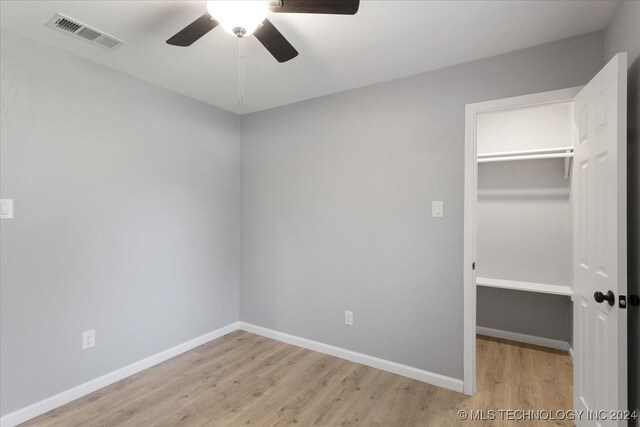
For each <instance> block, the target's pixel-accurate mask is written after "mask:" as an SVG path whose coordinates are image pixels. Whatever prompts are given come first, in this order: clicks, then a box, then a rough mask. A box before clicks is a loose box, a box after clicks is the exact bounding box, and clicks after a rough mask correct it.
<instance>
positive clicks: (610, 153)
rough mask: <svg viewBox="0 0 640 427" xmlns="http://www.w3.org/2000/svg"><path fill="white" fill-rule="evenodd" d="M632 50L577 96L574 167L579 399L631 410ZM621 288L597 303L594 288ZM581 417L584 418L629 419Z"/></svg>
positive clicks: (605, 422)
mask: <svg viewBox="0 0 640 427" xmlns="http://www.w3.org/2000/svg"><path fill="white" fill-rule="evenodd" d="M626 73H627V65H626V54H618V55H616V56H615V57H614V58H613V59H612V60H611V61H610V62H609V63H608V64H607V65H606V66H605V67H604V68H603V69H602V70H601V71H600V72H599V73H598V75H596V76H595V77H594V78H593V80H591V82H589V83H588V84H587V85H586V86H585V87H584V88H583V89H582V90H581V91H580V93H578V95H577V96H576V97H575V100H574V102H575V105H574V107H575V108H574V112H575V117H574V119H575V123H576V127H577V131H578V132H577V135H578V138H577V141H576V142H577V143H576V146H575V148H574V161H575V165H576V170H575V173H574V174H573V182H572V188H573V190H572V191H573V192H574V193H573V194H574V197H573V215H574V292H575V297H574V352H575V359H574V405H575V409H577V410H585V411H602V410H604V411H611V410H624V409H627V361H626V356H627V343H626V338H627V337H626V311H625V310H623V309H620V308H619V307H618V296H619V295H621V294H622V295H625V294H626V291H627V282H626V268H627V264H626V90H627V89H626ZM609 290H611V291H612V292H613V293H614V294H615V303H614V305H613V306H611V305H609V304H608V302H607V301H603V302H601V303H598V302H596V301H595V299H594V293H595V292H596V291H600V292H602V293H603V294H606V293H607V291H609ZM587 418H588V417H583V419H581V420H578V421H577V424H578V425H585V426H613V425H624V422H618V421H613V420H611V419H593V417H591V419H587Z"/></svg>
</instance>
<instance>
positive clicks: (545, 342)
mask: <svg viewBox="0 0 640 427" xmlns="http://www.w3.org/2000/svg"><path fill="white" fill-rule="evenodd" d="M476 334H478V335H486V336H488V337H493V338H501V339H504V340H510V341H517V342H521V343H525V344H532V345H538V346H541V347H548V348H553V349H556V350H563V351H566V352H569V350H571V346H570V345H569V343H568V342H566V341H560V340H552V339H550V338H542V337H536V336H534V335H526V334H519V333H517V332H509V331H503V330H500V329H492V328H485V327H484V326H476Z"/></svg>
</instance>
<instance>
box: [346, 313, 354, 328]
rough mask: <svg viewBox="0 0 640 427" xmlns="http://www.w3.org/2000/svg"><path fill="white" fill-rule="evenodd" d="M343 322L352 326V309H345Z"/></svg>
mask: <svg viewBox="0 0 640 427" xmlns="http://www.w3.org/2000/svg"><path fill="white" fill-rule="evenodd" d="M344 324H345V325H349V326H353V311H348V310H345V312H344Z"/></svg>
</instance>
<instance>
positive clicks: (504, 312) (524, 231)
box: [463, 53, 627, 425]
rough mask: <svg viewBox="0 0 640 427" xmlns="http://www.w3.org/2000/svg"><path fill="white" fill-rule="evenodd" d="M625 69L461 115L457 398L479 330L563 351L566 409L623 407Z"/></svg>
mask: <svg viewBox="0 0 640 427" xmlns="http://www.w3.org/2000/svg"><path fill="white" fill-rule="evenodd" d="M626 69H627V67H626V54H624V53H621V54H618V55H616V56H615V57H614V58H613V59H612V60H611V61H610V62H609V63H608V64H607V65H606V66H605V67H604V68H603V69H602V70H601V71H600V72H599V73H598V74H597V75H596V76H595V77H594V78H593V80H592V81H591V82H589V83H588V84H587V85H586V86H585V87H582V88H570V89H563V90H557V91H551V92H543V93H537V94H532V95H525V96H519V97H514V98H507V99H500V100H495V101H488V102H482V103H477V104H470V105H467V107H466V159H465V220H464V221H465V247H464V250H465V256H464V258H465V259H464V261H465V265H464V282H465V283H464V303H463V309H464V392H465V393H466V394H469V395H472V394H473V393H474V392H475V380H476V354H475V351H476V347H475V346H476V334H477V333H478V334H482V335H489V336H493V337H496V338H504V339H508V340H512V341H520V342H524V343H528V344H534V345H539V346H545V347H551V348H554V349H560V350H563V351H567V352H569V353H570V354H571V356H572V358H573V362H574V363H573V366H574V372H573V378H574V379H573V389H574V400H573V401H574V405H573V406H574V407H573V408H566V409H575V410H578V411H580V410H584V411H593V410H596V409H598V410H600V409H606V410H626V409H627V408H626V404H627V397H626V393H627V378H626V375H627V374H626V371H627V360H626V299H625V296H626V265H627V264H626V263H627V259H626ZM503 409H518V408H503ZM538 409H545V408H538ZM583 421H584V422H581V421H577V422H576V423H577V424H578V425H596V424H595V422H597V421H603V420H583ZM605 424H607V425H609V424H610V425H617V424H618V423H617V422H612V420H608V421H607V423H605Z"/></svg>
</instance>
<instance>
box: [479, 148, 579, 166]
mask: <svg viewBox="0 0 640 427" xmlns="http://www.w3.org/2000/svg"><path fill="white" fill-rule="evenodd" d="M571 157H573V147H560V148H547V149H543V150H524V151H503V152H499V153H486V154H478V163H488V162H507V161H512V160H534V159H558V158H571Z"/></svg>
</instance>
